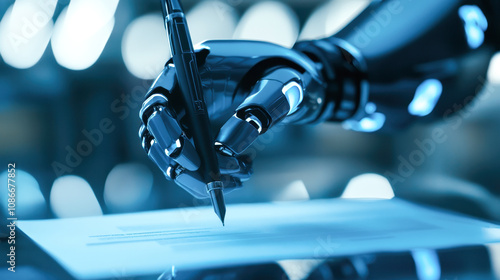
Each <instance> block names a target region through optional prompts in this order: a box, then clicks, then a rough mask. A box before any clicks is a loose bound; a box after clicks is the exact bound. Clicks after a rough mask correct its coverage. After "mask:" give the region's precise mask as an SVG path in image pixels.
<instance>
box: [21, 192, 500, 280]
mask: <svg viewBox="0 0 500 280" xmlns="http://www.w3.org/2000/svg"><path fill="white" fill-rule="evenodd" d="M18 226H19V228H20V229H21V230H22V231H23V232H24V233H26V234H27V235H28V236H29V237H30V238H31V239H32V240H33V241H34V242H35V243H36V244H38V245H39V246H40V247H41V248H42V249H43V250H45V251H46V252H47V253H48V254H50V255H51V256H52V257H53V258H54V259H55V260H56V261H57V262H59V263H60V264H61V265H62V266H63V267H64V268H65V269H67V270H68V272H69V273H71V274H72V275H73V276H74V277H75V278H81V279H92V278H106V277H117V276H122V277H126V276H138V275H151V274H156V273H157V274H160V273H162V272H163V271H165V270H167V269H169V268H171V266H172V265H175V267H176V268H177V269H192V268H204V267H214V266H228V265H237V264H249V263H261V262H270V261H275V260H281V259H297V258H306V259H321V258H325V257H327V256H340V255H351V254H358V253H369V252H388V251H402V250H410V249H415V248H447V247H457V246H465V245H478V244H486V243H498V242H500V226H498V225H493V224H489V223H486V222H482V221H477V220H474V219H470V218H466V217H461V216H458V215H454V214H447V213H443V212H439V211H435V210H430V209H427V208H424V207H420V206H416V205H414V204H411V203H407V202H404V201H401V200H397V199H392V200H343V199H329V200H312V201H302V202H284V203H265V204H243V205H229V206H228V209H227V216H226V226H225V227H222V226H221V224H220V221H219V220H218V218H217V217H216V215H215V214H214V213H213V210H212V208H211V207H201V208H185V209H173V210H161V211H153V212H143V213H133V214H122V215H108V216H102V217H86V218H74V219H54V220H36V221H20V222H19V223H18Z"/></svg>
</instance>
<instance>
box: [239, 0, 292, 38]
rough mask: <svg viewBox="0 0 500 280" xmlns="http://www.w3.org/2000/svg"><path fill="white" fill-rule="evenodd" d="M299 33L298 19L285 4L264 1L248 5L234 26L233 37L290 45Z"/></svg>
mask: <svg viewBox="0 0 500 280" xmlns="http://www.w3.org/2000/svg"><path fill="white" fill-rule="evenodd" d="M298 33H299V21H298V19H297V16H296V15H295V13H294V12H293V10H292V9H291V8H290V7H288V6H287V5H285V4H283V3H280V2H274V1H266V2H259V3H257V4H255V5H253V6H252V7H250V8H249V9H248V10H247V11H246V12H245V14H244V15H243V17H242V18H241V20H240V22H239V24H238V26H237V27H236V30H235V34H234V38H235V39H247V40H258V41H267V42H272V43H275V44H278V45H282V46H285V47H292V46H293V45H294V44H295V41H296V40H297V36H298Z"/></svg>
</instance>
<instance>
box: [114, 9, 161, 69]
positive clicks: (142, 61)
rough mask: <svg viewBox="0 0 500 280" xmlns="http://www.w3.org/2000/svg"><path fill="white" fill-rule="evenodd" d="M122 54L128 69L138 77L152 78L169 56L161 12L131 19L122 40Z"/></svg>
mask: <svg viewBox="0 0 500 280" xmlns="http://www.w3.org/2000/svg"><path fill="white" fill-rule="evenodd" d="M122 56H123V61H124V62H125V66H126V67H127V69H128V71H130V73H132V74H133V75H134V76H136V77H138V78H140V79H154V78H156V76H158V73H160V71H161V70H162V69H163V67H164V66H165V63H166V62H167V60H168V59H169V58H170V45H169V42H168V39H167V35H166V31H165V28H164V23H163V17H162V15H161V13H152V14H147V15H144V16H141V17H139V18H137V19H135V20H134V21H132V22H131V23H130V24H129V25H128V26H127V29H126V30H125V33H124V35H123V40H122Z"/></svg>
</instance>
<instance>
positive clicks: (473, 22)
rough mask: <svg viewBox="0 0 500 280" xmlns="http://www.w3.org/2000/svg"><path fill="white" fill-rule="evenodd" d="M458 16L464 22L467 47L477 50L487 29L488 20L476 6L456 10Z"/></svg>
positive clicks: (466, 6)
mask: <svg viewBox="0 0 500 280" xmlns="http://www.w3.org/2000/svg"><path fill="white" fill-rule="evenodd" d="M458 14H459V15H460V18H462V20H463V21H464V24H465V35H466V36H467V43H468V44H469V47H471V48H472V49H477V48H479V47H480V46H481V45H482V44H483V42H484V31H486V29H488V20H486V17H485V16H484V14H483V11H481V9H480V8H479V7H478V6H476V5H465V6H462V7H460V9H458Z"/></svg>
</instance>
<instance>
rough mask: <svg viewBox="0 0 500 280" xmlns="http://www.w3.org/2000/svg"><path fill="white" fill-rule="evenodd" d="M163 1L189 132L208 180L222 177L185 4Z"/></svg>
mask: <svg viewBox="0 0 500 280" xmlns="http://www.w3.org/2000/svg"><path fill="white" fill-rule="evenodd" d="M165 2H166V4H165V5H162V7H163V9H164V11H163V12H164V16H165V22H166V28H167V30H168V33H169V34H168V35H169V39H170V45H171V47H172V50H171V52H172V57H173V61H174V65H175V68H176V73H177V80H178V82H179V87H180V89H181V94H182V100H183V102H184V104H183V105H184V108H185V110H186V116H187V120H188V126H189V132H190V133H191V134H192V137H193V141H194V145H195V146H196V149H197V151H198V153H199V156H200V158H201V163H202V164H201V166H200V168H201V172H202V175H203V176H204V180H205V183H209V182H213V181H219V180H220V172H219V166H218V162H217V156H216V154H215V149H214V145H213V144H214V138H213V136H212V131H211V126H210V120H209V117H208V111H207V107H206V105H205V102H204V100H203V91H202V90H203V89H202V85H201V79H200V74H199V72H198V66H197V63H196V56H195V53H194V50H193V45H192V42H191V36H190V34H189V30H188V26H187V23H186V19H185V16H184V13H183V12H182V7H181V5H180V3H179V1H177V0H172V1H165Z"/></svg>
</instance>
